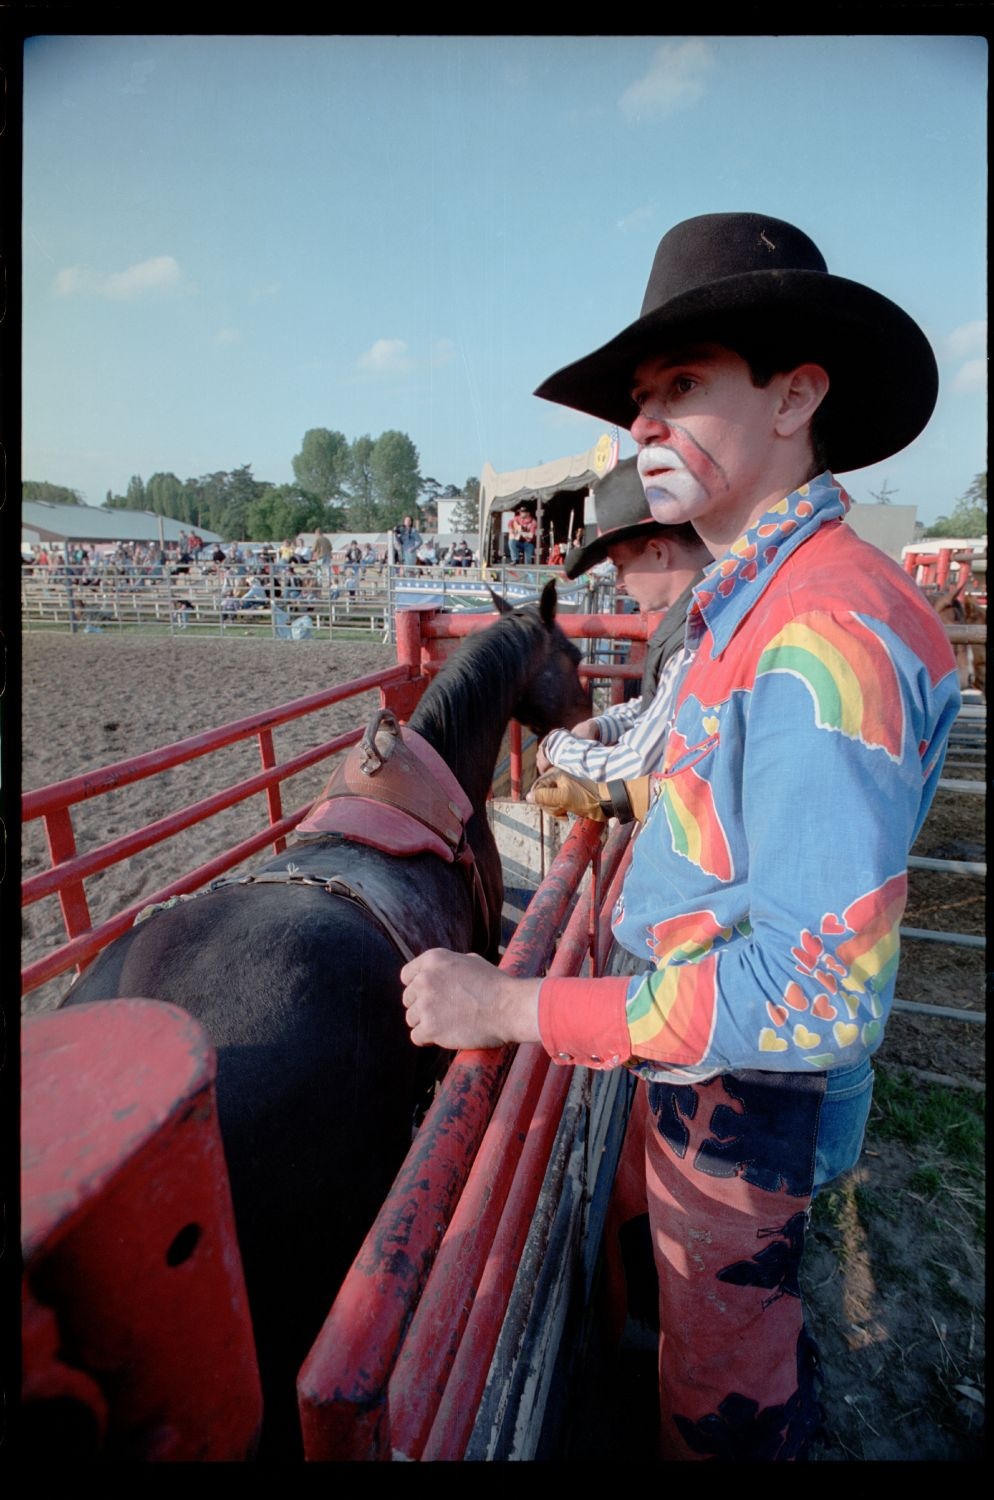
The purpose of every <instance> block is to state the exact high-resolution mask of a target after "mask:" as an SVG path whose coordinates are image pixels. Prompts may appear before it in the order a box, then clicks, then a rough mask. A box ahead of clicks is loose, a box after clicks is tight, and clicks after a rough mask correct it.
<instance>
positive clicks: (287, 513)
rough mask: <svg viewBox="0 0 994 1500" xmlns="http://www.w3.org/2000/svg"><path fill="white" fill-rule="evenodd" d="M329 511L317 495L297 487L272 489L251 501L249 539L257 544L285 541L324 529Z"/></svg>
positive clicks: (281, 485) (285, 485) (276, 486)
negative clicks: (302, 533) (301, 533)
mask: <svg viewBox="0 0 994 1500" xmlns="http://www.w3.org/2000/svg"><path fill="white" fill-rule="evenodd" d="M326 517H327V508H326V506H325V503H324V501H323V500H322V499H320V498H319V497H318V496H317V495H309V494H307V493H306V492H305V491H303V490H301V489H300V488H299V486H297V485H293V484H279V485H275V486H271V487H270V488H269V489H267V490H266V491H265V492H264V493H263V494H262V495H258V496H257V497H256V498H255V499H254V500H252V501H250V503H249V507H248V519H247V524H248V528H249V529H248V533H247V535H248V537H249V538H250V539H251V540H252V541H253V542H282V541H285V540H286V539H287V538H291V539H292V538H293V537H296V536H297V535H299V533H300V532H302V531H316V530H317V529H318V527H319V526H320V527H322V528H323V527H324V526H325V525H326V524H327V523H326Z"/></svg>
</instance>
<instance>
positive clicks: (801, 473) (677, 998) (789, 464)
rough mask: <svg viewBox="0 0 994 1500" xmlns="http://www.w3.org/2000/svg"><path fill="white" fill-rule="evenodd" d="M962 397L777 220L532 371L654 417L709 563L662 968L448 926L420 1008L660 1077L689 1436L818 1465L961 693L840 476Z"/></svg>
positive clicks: (664, 480)
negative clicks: (819, 1324)
mask: <svg viewBox="0 0 994 1500" xmlns="http://www.w3.org/2000/svg"><path fill="white" fill-rule="evenodd" d="M936 392H937V372H936V365H935V359H934V356H933V354H932V351H931V349H930V347H929V345H928V342H927V340H926V338H925V336H924V334H923V333H922V332H921V330H920V328H918V326H917V324H915V323H914V322H913V321H912V319H911V318H910V317H908V315H907V314H906V313H904V312H903V311H902V310H901V309H900V308H898V307H896V306H895V305H894V304H893V303H891V302H889V301H888V300H887V299H886V298H884V297H882V296H881V295H880V294H879V293H877V292H874V291H872V290H870V289H869V288H868V287H864V286H861V285H859V284H858V283H856V282H852V281H848V280H845V279H843V278H841V277H838V276H834V275H830V274H829V272H828V270H827V268H826V265H825V261H824V259H823V258H822V256H821V253H820V252H819V250H818V249H817V247H816V246H815V245H814V243H813V242H812V241H811V240H810V239H809V238H808V236H807V235H806V234H804V233H802V231H800V230H799V229H796V228H795V227H794V226H793V225H790V224H787V223H784V222H783V221H781V220H777V219H773V218H769V217H767V216H765V215H761V214H751V213H749V214H745V213H735V214H709V215H705V216H703V217H701V218H696V219H690V220H687V221H686V222H684V223H681V224H678V225H676V227H675V228H673V229H671V230H670V231H669V233H668V234H667V235H665V236H664V238H663V240H662V241H661V242H660V245H659V248H658V250H657V252H656V258H655V262H654V264H653V267H652V272H651V274H650V277H649V283H648V287H647V290H646V294H645V300H644V302H643V305H642V311H641V315H640V316H639V317H638V318H637V319H636V320H635V322H634V323H632V324H630V325H629V326H628V327H627V328H625V329H624V330H623V331H622V332H621V333H620V334H619V335H618V336H617V337H616V338H614V339H612V340H611V341H610V342H609V343H608V344H606V345H604V346H603V348H601V349H598V350H597V351H596V352H595V353H594V354H591V355H588V356H587V357H586V358H584V359H581V360H578V361H577V362H575V363H574V364H572V365H569V366H567V367H566V368H565V369H563V370H560V371H559V372H558V373H557V374H555V375H553V376H552V377H551V378H550V379H549V380H547V381H545V383H544V384H543V385H542V386H540V387H539V391H538V394H539V395H541V396H544V397H546V398H547V399H549V400H553V401H559V402H563V403H564V404H566V405H569V406H572V407H576V408H577V409H579V410H581V411H587V412H591V413H593V414H595V415H596V416H598V417H599V418H601V419H602V420H605V421H608V422H616V423H618V424H619V425H621V424H625V425H629V426H630V428H631V432H632V436H633V437H634V439H635V441H636V443H637V444H638V447H639V458H638V468H639V473H640V475H641V478H642V482H643V485H644V487H645V492H646V498H647V500H648V503H649V507H650V510H651V511H652V514H653V516H654V517H655V519H656V520H658V521H660V522H662V523H664V524H670V525H673V524H678V523H681V522H686V521H690V522H692V523H693V525H694V527H695V529H696V530H697V531H698V533H699V534H700V535H701V536H702V537H703V539H704V540H705V541H706V542H707V544H708V547H709V550H710V551H711V553H712V555H713V557H714V562H713V563H712V565H711V567H710V568H709V570H708V571H707V573H706V575H705V578H704V580H703V582H702V583H701V584H699V585H698V587H697V588H696V590H695V592H694V602H693V604H692V606H691V609H690V611H689V614H688V620H687V643H688V646H690V647H691V648H692V649H693V652H694V654H693V658H692V660H691V662H690V664H689V666H688V668H687V670H686V672H685V673H684V675H683V677H682V679H681V681H680V684H679V687H678V690H677V695H676V703H675V707H674V715H673V721H672V724H671V727H670V732H669V736H668V739H667V743H666V747H665V753H664V759H663V763H662V767H661V769H660V772H659V773H658V775H656V776H655V777H654V778H653V780H652V790H653V793H654V799H653V801H652V805H651V809H650V811H649V812H648V815H647V818H646V820H645V823H644V826H643V828H642V830H641V833H640V835H639V838H638V840H637V842H636V844H635V848H634V853H633V857H632V862H631V867H630V870H629V873H628V876H627V878H626V881H625V885H624V889H623V892H622V898H621V901H620V902H619V905H618V909H617V911H616V913H615V921H614V932H615V937H616V939H617V940H618V942H619V943H620V944H621V945H622V946H624V947H625V948H627V949H628V950H629V951H630V952H632V953H633V954H636V955H639V954H641V955H645V956H648V957H651V959H652V963H653V965H654V967H653V968H652V969H651V970H650V972H648V973H642V974H636V975H634V976H633V977H630V978H624V977H607V978H602V979H566V980H561V979H551V980H550V979H546V980H515V979H511V978H509V977H508V976H506V975H504V974H502V973H500V971H497V970H493V969H491V968H489V966H488V965H486V964H485V963H484V961H483V960H480V959H477V958H469V957H466V956H461V955H453V954H449V953H446V952H444V951H442V950H433V951H429V952H428V953H426V954H423V955H421V957H420V958H418V959H415V960H414V961H413V962H412V963H410V964H408V965H407V966H406V967H405V969H404V970H403V971H402V978H403V980H404V982H405V985H406V986H407V988H406V990H405V995H404V1002H405V1005H407V1007H408V1023H409V1025H410V1027H411V1032H412V1038H413V1040H414V1041H415V1042H416V1043H428V1042H438V1043H440V1044H441V1045H443V1046H446V1047H450V1048H451V1047H465V1046H492V1045H496V1044H497V1043H499V1042H505V1041H540V1042H541V1043H542V1044H543V1045H544V1046H545V1048H546V1049H547V1050H548V1052H549V1053H550V1054H551V1056H552V1057H553V1059H554V1060H557V1061H559V1062H562V1063H565V1064H572V1063H578V1064H582V1065H584V1066H587V1067H613V1066H617V1065H626V1066H628V1067H630V1068H632V1069H633V1070H634V1071H635V1072H636V1073H637V1074H639V1075H640V1076H641V1077H642V1078H643V1079H644V1080H645V1085H644V1086H642V1085H640V1088H639V1090H638V1092H637V1098H636V1104H635V1110H634V1114H633V1122H632V1123H633V1125H634V1126H635V1129H634V1130H632V1131H631V1132H630V1136H631V1139H632V1140H634V1141H636V1142H637V1145H638V1149H639V1150H640V1151H641V1149H642V1144H641V1142H640V1141H639V1134H640V1131H641V1133H642V1135H643V1137H644V1156H643V1157H642V1160H641V1171H642V1183H643V1186H644V1189H645V1195H646V1202H647V1207H648V1211H649V1216H650V1221H651V1224H652V1230H653V1243H654V1255H655V1260H656V1268H657V1272H658V1275H659V1281H660V1329H661V1333H660V1355H659V1369H660V1408H661V1443H662V1451H663V1453H664V1454H665V1455H666V1456H668V1457H673V1458H684V1459H690V1458H698V1457H715V1456H718V1457H721V1458H734V1457H740V1458H741V1457H747V1458H750V1459H756V1458H777V1459H784V1458H792V1457H796V1456H799V1455H800V1454H801V1453H802V1452H803V1451H804V1448H805V1446H806V1443H807V1441H808V1439H809V1438H810V1436H811V1434H812V1432H813V1431H814V1430H815V1428H816V1426H817V1423H818V1420H819V1408H818V1402H817V1399H816V1395H815V1390H814V1373H815V1356H814V1353H813V1345H812V1344H811V1341H810V1339H809V1337H808V1335H807V1332H806V1329H805V1327H804V1321H803V1315H802V1311H801V1302H800V1290H799V1283H798V1264H799V1260H800V1255H801V1251H802V1248H803V1243H804V1230H805V1226H806V1223H807V1210H808V1207H809V1205H810V1202H811V1199H812V1196H813V1194H814V1193H815V1192H816V1191H817V1190H818V1188H819V1187H821V1186H823V1185H824V1184H825V1183H826V1182H828V1181H830V1180H831V1179H832V1178H833V1177H834V1176H836V1175H837V1174H838V1173H839V1172H840V1171H843V1170H845V1169H846V1168H847V1167H849V1166H850V1165H851V1164H852V1163H853V1162H854V1161H855V1159H856V1157H857V1155H858V1153H859V1150H860V1146H861V1142H862V1134H863V1128H864V1125H865V1120H866V1117H867V1113H868V1110H869V1099H870V1090H871V1087H872V1071H871V1065H870V1057H871V1055H872V1054H873V1053H874V1052H875V1051H876V1049H877V1048H878V1047H879V1045H880V1042H881V1039H882V1036H883V1030H884V1026H885V1024H886V1021H887V1017H888V1013H889V1010H890V1006H891V1003H892V1000H893V996H894V979H895V972H896V967H897V954H898V927H899V923H900V920H901V914H902V912H903V910H904V905H905V901H906V893H907V857H908V851H909V849H910V847H911V845H912V843H913V841H914V839H915V837H916V835H917V833H918V830H919V828H920V827H921V825H922V822H923V820H924V817H925V814H926V812H927V810H928V807H929V804H930V802H931V799H932V796H933V794H934V791H935V787H936V783H937V780H938V777H939V772H940V769H941V765H942V759H943V755H944V752H945V745H946V740H947V738H948V733H949V728H950V726H951V724H952V722H953V720H954V718H955V716H956V713H957V710H958V707H959V692H958V688H957V684H956V675H955V667H954V663H953V658H952V653H951V650H950V647H949V643H948V641H947V639H946V637H945V633H944V632H943V630H942V628H941V625H940V624H939V623H938V621H937V620H936V618H935V615H934V612H933V611H931V610H930V609H929V608H928V606H927V605H926V604H925V602H924V601H923V600H922V599H921V596H920V594H919V592H918V590H917V589H916V588H915V586H914V585H913V583H912V582H911V580H910V579H909V578H908V577H907V575H906V574H904V573H903V572H902V571H901V569H900V568H899V567H897V565H896V564H894V563H893V562H891V561H890V560H889V559H888V558H887V557H885V556H884V554H882V553H881V552H879V551H877V549H876V548H873V547H871V546H869V545H868V544H867V543H865V542H863V541H861V540H860V539H859V538H858V537H857V536H856V534H855V532H854V531H852V529H851V528H850V527H847V526H845V525H844V524H842V518H843V516H844V515H845V512H846V509H847V507H848V504H849V500H848V497H847V495H846V493H845V491H844V490H843V488H842V486H841V485H840V484H839V483H838V482H837V481H836V480H835V479H834V478H833V473H832V471H833V470H849V469H855V468H860V467H862V466H864V465H867V464H872V463H876V462H878V461H880V460H882V459H884V458H887V457H888V456H889V455H891V454H893V453H896V452H898V451H899V450H900V449H901V448H903V447H905V446H906V445H907V444H908V443H910V442H912V441H913V440H914V438H915V437H917V435H918V434H919V432H920V431H921V430H922V428H923V427H924V426H925V424H926V422H927V421H928V418H929V416H930V415H931V412H932V408H933V405H934V402H935V397H936ZM627 1151H628V1147H627V1146H626V1153H627ZM627 1165H631V1163H630V1162H629V1163H627Z"/></svg>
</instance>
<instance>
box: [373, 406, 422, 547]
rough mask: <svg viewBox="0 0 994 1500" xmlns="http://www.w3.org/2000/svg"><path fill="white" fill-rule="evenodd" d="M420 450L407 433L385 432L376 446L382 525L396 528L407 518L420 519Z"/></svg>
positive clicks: (376, 491)
mask: <svg viewBox="0 0 994 1500" xmlns="http://www.w3.org/2000/svg"><path fill="white" fill-rule="evenodd" d="M419 464H420V459H419V457H418V450H417V448H416V447H415V446H414V444H413V443H412V441H411V439H410V438H409V437H408V435H407V433H406V432H397V431H395V430H393V429H391V430H390V431H387V432H382V433H381V434H380V436H379V437H378V438H377V439H376V442H375V444H374V445H373V451H372V453H371V454H370V459H369V466H370V469H371V470H372V474H373V489H374V495H375V498H376V505H377V511H378V519H379V524H380V525H381V526H392V525H395V524H396V522H397V521H399V520H400V518H401V516H403V515H408V514H409V515H412V516H413V515H416V514H417V504H418V494H419V492H420V489H421V474H420V472H419Z"/></svg>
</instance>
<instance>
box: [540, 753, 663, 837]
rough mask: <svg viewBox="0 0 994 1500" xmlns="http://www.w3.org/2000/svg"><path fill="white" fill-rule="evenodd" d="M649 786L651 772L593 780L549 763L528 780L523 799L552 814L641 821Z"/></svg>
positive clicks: (601, 820) (648, 801)
mask: <svg viewBox="0 0 994 1500" xmlns="http://www.w3.org/2000/svg"><path fill="white" fill-rule="evenodd" d="M652 789H653V783H652V777H651V776H636V777H634V778H633V779H632V780H631V781H597V782H594V781H587V780H586V779H585V778H584V777H582V776H571V775H569V773H568V772H566V771H560V770H557V769H556V767H553V768H552V770H551V771H547V772H546V773H545V775H544V776H540V777H539V778H538V780H537V781H535V782H533V783H532V788H531V791H530V792H529V793H528V795H527V797H526V798H525V801H526V802H534V803H535V804H536V805H537V806H538V807H541V808H544V809H545V811H546V812H549V813H551V814H552V815H553V817H556V818H565V817H566V815H567V813H573V814H575V816H576V817H578V818H593V820H594V822H595V823H605V822H607V820H608V819H609V818H617V819H619V821H620V822H622V823H631V822H632V821H633V819H637V820H638V821H639V822H640V823H644V822H645V820H646V818H647V817H648V814H649V809H650V807H651V806H652Z"/></svg>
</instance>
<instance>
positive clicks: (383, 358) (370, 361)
mask: <svg viewBox="0 0 994 1500" xmlns="http://www.w3.org/2000/svg"><path fill="white" fill-rule="evenodd" d="M356 363H357V365H358V368H359V369H360V370H365V371H367V373H369V374H371V375H402V374H404V372H405V371H407V370H410V369H411V368H412V361H411V360H410V359H409V358H408V354H407V344H406V343H405V342H404V340H403V339H377V340H376V343H375V344H373V346H372V347H371V348H370V349H367V350H366V352H365V354H361V355H360V356H359V359H358V360H357V362H356Z"/></svg>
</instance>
